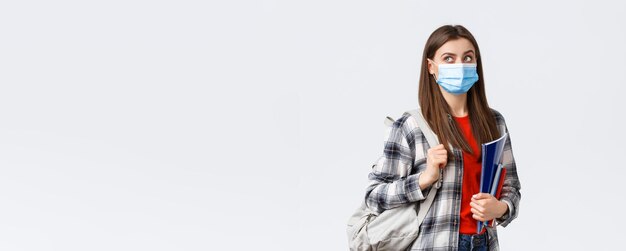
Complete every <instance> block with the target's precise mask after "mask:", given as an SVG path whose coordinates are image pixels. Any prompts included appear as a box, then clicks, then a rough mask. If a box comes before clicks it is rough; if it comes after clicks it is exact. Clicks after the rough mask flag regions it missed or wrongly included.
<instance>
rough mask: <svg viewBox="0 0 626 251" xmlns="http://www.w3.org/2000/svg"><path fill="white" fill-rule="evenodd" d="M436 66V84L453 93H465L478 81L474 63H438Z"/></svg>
mask: <svg viewBox="0 0 626 251" xmlns="http://www.w3.org/2000/svg"><path fill="white" fill-rule="evenodd" d="M429 60H430V59H429ZM431 62H433V61H432V60H431ZM433 63H435V62H433ZM435 64H436V63H435ZM437 68H438V69H439V74H438V75H439V77H438V78H436V79H437V84H439V85H441V87H443V89H444V90H446V91H447V92H449V93H452V94H454V95H459V94H463V93H466V92H467V91H468V90H469V89H470V88H472V86H473V85H474V83H476V81H478V73H477V72H476V64H438V65H437Z"/></svg>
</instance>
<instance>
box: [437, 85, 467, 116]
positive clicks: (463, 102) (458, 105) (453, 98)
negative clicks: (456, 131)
mask: <svg viewBox="0 0 626 251" xmlns="http://www.w3.org/2000/svg"><path fill="white" fill-rule="evenodd" d="M441 93H442V94H443V98H444V99H445V100H446V102H447V103H448V106H450V109H451V112H452V114H451V115H452V116H454V117H465V116H467V93H463V94H459V95H454V94H450V93H448V92H446V91H444V90H441Z"/></svg>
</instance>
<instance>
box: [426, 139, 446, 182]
mask: <svg viewBox="0 0 626 251" xmlns="http://www.w3.org/2000/svg"><path fill="white" fill-rule="evenodd" d="M446 164H448V151H446V148H445V147H444V146H443V144H439V145H436V146H435V147H432V148H430V149H428V152H427V155H426V170H425V171H424V173H423V174H422V175H425V178H426V179H427V180H428V182H429V183H431V184H432V183H435V181H437V180H438V179H439V169H443V168H445V167H446Z"/></svg>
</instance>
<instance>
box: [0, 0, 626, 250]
mask: <svg viewBox="0 0 626 251" xmlns="http://www.w3.org/2000/svg"><path fill="white" fill-rule="evenodd" d="M625 16H626V7H624V4H623V3H620V1H587V2H582V1H562V2H558V3H557V2H547V1H520V2H515V3H511V2H509V1H458V2H457V1H428V2H427V1H337V0H334V1H308V2H304V1H219V2H217V1H216V2H205V1H137V0H133V1H6V2H2V3H1V4H0V250H64V251H65V250H347V241H346V235H345V224H346V221H347V219H348V217H349V216H350V215H351V214H352V212H353V211H354V210H355V209H356V207H357V206H358V205H359V203H360V199H361V198H362V196H363V195H364V192H365V187H366V184H367V174H368V172H369V167H370V166H371V164H372V163H373V162H374V161H375V160H376V159H377V158H378V157H379V156H380V155H381V154H382V148H383V144H382V143H383V141H382V140H383V132H384V125H383V118H384V117H385V116H391V117H394V118H397V117H399V116H400V115H402V113H403V112H404V111H406V110H408V109H412V108H413V107H415V106H416V105H417V87H418V86H417V83H418V82H417V81H418V76H419V67H420V64H421V62H420V59H421V56H422V54H421V53H422V50H423V47H424V44H425V42H426V39H427V37H428V36H429V35H430V33H431V32H432V31H434V30H435V29H436V28H437V27H439V26H441V25H444V24H462V25H464V26H465V27H467V28H468V29H469V30H470V31H471V32H472V33H473V34H474V35H475V37H476V39H477V40H478V43H479V46H480V49H481V52H482V56H483V62H484V76H481V77H482V78H483V79H485V81H486V88H487V95H488V100H489V102H490V105H491V106H492V107H493V108H495V109H497V110H499V111H500V112H501V113H503V115H504V116H505V118H506V120H507V124H508V126H509V130H510V133H511V139H512V143H513V149H514V154H515V158H516V161H517V168H518V172H519V178H520V179H521V184H522V190H521V193H522V201H521V205H520V209H519V210H520V213H519V218H517V219H516V220H515V221H514V222H513V223H511V225H509V226H508V227H506V228H500V230H499V234H500V238H501V240H500V243H501V247H502V249H503V250H557V249H558V250H608V249H615V248H617V247H618V246H617V245H618V244H621V243H622V242H623V241H621V238H623V235H624V230H623V228H624V224H626V220H625V219H624V217H623V216H622V212H623V205H624V203H623V199H624V197H625V196H624V193H623V190H624V187H623V184H624V180H625V179H624V175H626V171H624V168H625V167H626V166H625V165H624V160H623V156H624V153H625V151H626V147H625V146H624V142H625V141H626V133H624V128H625V127H626V124H625V123H624V121H625V120H624V116H625V115H626V114H625V113H624V112H623V110H624V108H626V102H625V101H624V91H626V87H625V85H626V80H625V79H626V78H625V76H624V74H625V73H626V72H625V69H626V49H625V47H624V45H626V28H625V26H626V17H625Z"/></svg>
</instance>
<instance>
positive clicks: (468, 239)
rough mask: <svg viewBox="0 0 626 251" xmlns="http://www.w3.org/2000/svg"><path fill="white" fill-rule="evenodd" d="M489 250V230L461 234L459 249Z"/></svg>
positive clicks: (472, 250)
mask: <svg viewBox="0 0 626 251" xmlns="http://www.w3.org/2000/svg"><path fill="white" fill-rule="evenodd" d="M465 250H467V251H487V250H489V238H487V231H485V233H483V234H480V235H476V234H475V235H468V234H459V251H465Z"/></svg>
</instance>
